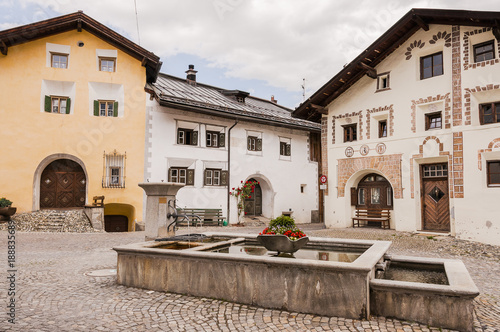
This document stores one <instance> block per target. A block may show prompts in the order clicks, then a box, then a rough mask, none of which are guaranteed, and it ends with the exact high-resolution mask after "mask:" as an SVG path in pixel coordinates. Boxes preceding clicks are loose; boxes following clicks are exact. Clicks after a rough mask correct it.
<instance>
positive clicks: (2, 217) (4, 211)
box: [0, 206, 17, 221]
mask: <svg viewBox="0 0 500 332" xmlns="http://www.w3.org/2000/svg"><path fill="white" fill-rule="evenodd" d="M16 210H17V208H13V207H10V206H8V207H0V221H8V220H10V216H12V215H14V214H15V213H16Z"/></svg>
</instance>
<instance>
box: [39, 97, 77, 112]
mask: <svg viewBox="0 0 500 332" xmlns="http://www.w3.org/2000/svg"><path fill="white" fill-rule="evenodd" d="M70 109H71V100H70V98H68V97H58V96H45V112H47V113H58V114H69V113H70Z"/></svg>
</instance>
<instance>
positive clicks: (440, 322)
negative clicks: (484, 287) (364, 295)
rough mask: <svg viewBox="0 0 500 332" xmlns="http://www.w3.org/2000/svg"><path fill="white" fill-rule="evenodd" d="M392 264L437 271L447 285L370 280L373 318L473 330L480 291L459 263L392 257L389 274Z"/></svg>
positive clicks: (460, 262)
mask: <svg viewBox="0 0 500 332" xmlns="http://www.w3.org/2000/svg"><path fill="white" fill-rule="evenodd" d="M393 264H395V265H396V266H397V265H398V264H401V265H404V266H405V267H411V268H413V269H415V270H424V271H429V270H436V267H440V269H442V270H443V271H444V273H445V274H446V279H447V283H448V284H447V285H446V284H432V283H428V282H411V281H405V280H384V279H372V280H371V281H370V304H371V306H370V308H371V313H372V314H374V315H377V316H385V317H396V318H399V319H405V320H411V321H415V322H419V323H423V324H427V325H430V326H438V327H443V328H448V329H453V330H459V331H472V330H473V324H474V319H473V310H474V305H473V300H474V298H475V297H476V296H477V295H479V290H478V289H477V287H476V285H475V284H474V282H473V281H472V279H471V277H470V276H469V273H468V272H467V269H466V267H465V265H464V264H463V262H462V261H459V260H451V259H437V258H421V257H409V256H392V257H391V261H390V265H389V267H388V270H390V269H391V265H393ZM402 279H406V278H402Z"/></svg>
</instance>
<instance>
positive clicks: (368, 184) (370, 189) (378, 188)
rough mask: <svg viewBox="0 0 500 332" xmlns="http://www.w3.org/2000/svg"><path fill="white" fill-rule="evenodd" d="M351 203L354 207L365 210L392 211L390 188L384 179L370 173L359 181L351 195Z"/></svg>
mask: <svg viewBox="0 0 500 332" xmlns="http://www.w3.org/2000/svg"><path fill="white" fill-rule="evenodd" d="M351 202H355V204H353V205H356V207H359V208H365V209H392V208H393V197H392V187H391V184H390V183H389V181H387V179H386V178H384V177H383V176H381V175H379V174H375V173H371V174H368V175H366V176H365V177H364V178H362V179H361V181H359V184H358V187H357V188H356V190H355V191H354V192H352V193H351Z"/></svg>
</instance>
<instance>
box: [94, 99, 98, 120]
mask: <svg viewBox="0 0 500 332" xmlns="http://www.w3.org/2000/svg"><path fill="white" fill-rule="evenodd" d="M94 116H99V100H94Z"/></svg>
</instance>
